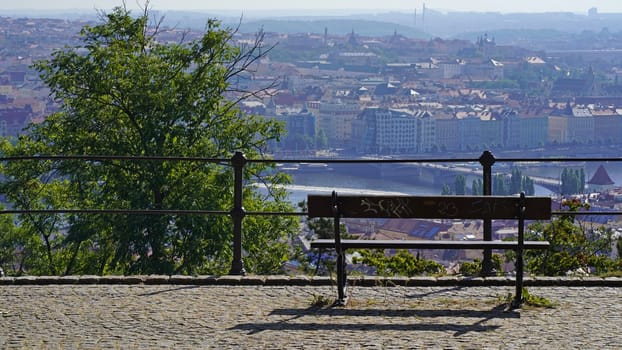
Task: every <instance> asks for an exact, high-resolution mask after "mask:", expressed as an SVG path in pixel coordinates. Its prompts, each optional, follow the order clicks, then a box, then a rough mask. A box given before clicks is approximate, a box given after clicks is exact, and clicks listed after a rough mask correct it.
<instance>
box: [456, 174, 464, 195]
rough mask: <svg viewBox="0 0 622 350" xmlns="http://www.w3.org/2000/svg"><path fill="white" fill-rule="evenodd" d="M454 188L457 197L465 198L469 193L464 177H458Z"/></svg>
mask: <svg viewBox="0 0 622 350" xmlns="http://www.w3.org/2000/svg"><path fill="white" fill-rule="evenodd" d="M454 188H455V191H456V195H459V196H464V195H465V194H466V192H467V189H466V178H465V177H464V175H458V176H456V180H455V182H454Z"/></svg>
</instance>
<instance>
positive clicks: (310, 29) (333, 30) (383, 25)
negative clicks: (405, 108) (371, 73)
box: [240, 19, 430, 39]
mask: <svg viewBox="0 0 622 350" xmlns="http://www.w3.org/2000/svg"><path fill="white" fill-rule="evenodd" d="M260 28H263V30H264V31H265V32H277V33H316V34H322V35H323V34H324V29H325V28H326V29H327V30H328V34H329V35H346V34H349V33H351V32H352V31H354V32H355V33H356V34H357V35H363V36H372V37H382V36H391V35H393V34H394V33H395V32H397V33H398V34H399V35H403V36H405V37H410V38H422V39H423V38H425V39H428V38H430V36H429V35H427V34H425V33H423V32H421V31H420V30H416V29H415V28H413V27H409V26H405V25H401V24H396V23H390V22H378V21H369V20H359V19H318V20H315V19H312V20H303V19H298V20H296V19H287V20H281V19H266V20H257V21H251V22H244V23H242V25H241V26H240V31H242V32H256V31H257V30H258V29H260Z"/></svg>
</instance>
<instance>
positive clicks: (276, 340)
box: [0, 284, 622, 350]
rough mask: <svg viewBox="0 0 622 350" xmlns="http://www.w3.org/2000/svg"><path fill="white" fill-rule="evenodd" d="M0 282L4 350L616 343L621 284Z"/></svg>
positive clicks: (620, 340)
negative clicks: (522, 295) (521, 301)
mask: <svg viewBox="0 0 622 350" xmlns="http://www.w3.org/2000/svg"><path fill="white" fill-rule="evenodd" d="M512 292H513V288H512V287H507V286H490V287H452V286H444V287H352V288H350V289H349V293H351V296H350V304H349V305H348V306H347V307H345V308H332V307H330V306H322V305H321V304H322V302H324V301H327V300H331V299H333V298H334V294H335V291H334V288H331V287H330V286H254V285H253V286H248V285H247V286H230V285H229V286H219V285H209V286H205V285H204V286H200V285H171V284H168V285H166V284H165V285H147V284H133V285H0V300H1V301H2V302H1V304H0V348H1V349H24V348H25V349H31V348H32V349H161V348H165V349H168V348H174V349H263V348H266V349H325V348H333V349H412V348H426V349H427V348H429V349H543V350H544V349H563V348H565V349H615V348H618V349H619V348H621V347H622V288H619V287H617V288H616V287H602V286H601V287H567V286H563V287H561V286H557V287H529V292H530V293H531V294H533V295H537V296H541V297H545V298H548V299H549V300H551V301H553V302H555V303H556V304H557V307H556V308H552V309H547V308H531V307H524V308H523V309H522V310H520V311H518V312H504V310H503V302H502V300H503V298H504V297H505V296H507V294H508V293H512Z"/></svg>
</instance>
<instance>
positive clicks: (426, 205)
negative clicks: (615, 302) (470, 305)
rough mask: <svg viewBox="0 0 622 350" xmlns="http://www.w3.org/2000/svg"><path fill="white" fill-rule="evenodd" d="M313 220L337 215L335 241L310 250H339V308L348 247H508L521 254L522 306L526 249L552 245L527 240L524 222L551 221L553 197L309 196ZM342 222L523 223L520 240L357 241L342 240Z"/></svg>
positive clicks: (514, 304) (519, 290) (319, 243)
mask: <svg viewBox="0 0 622 350" xmlns="http://www.w3.org/2000/svg"><path fill="white" fill-rule="evenodd" d="M307 205H308V216H309V218H317V217H332V218H333V219H334V233H335V239H334V240H332V239H318V240H314V241H312V242H311V248H334V249H335V250H336V253H337V293H338V299H337V301H336V303H335V304H336V305H345V304H346V280H347V277H346V259H345V251H346V250H347V249H503V250H510V249H511V250H515V251H516V296H515V298H514V300H513V302H512V307H519V306H520V304H521V303H522V289H523V250H524V249H546V248H548V247H549V242H546V241H525V240H524V231H525V220H549V219H550V218H551V198H549V197H531V196H530V197H526V196H525V195H524V194H521V195H520V196H375V195H347V196H338V195H337V193H336V192H333V194H332V195H309V196H308V203H307ZM341 218H388V219H396V218H401V219H404V218H410V219H414V218H418V219H483V220H486V219H489V220H494V219H505V220H508V219H512V220H517V223H518V240H517V241H485V240H478V241H473V240H466V241H440V240H357V239H341V232H340V228H339V227H340V219H341Z"/></svg>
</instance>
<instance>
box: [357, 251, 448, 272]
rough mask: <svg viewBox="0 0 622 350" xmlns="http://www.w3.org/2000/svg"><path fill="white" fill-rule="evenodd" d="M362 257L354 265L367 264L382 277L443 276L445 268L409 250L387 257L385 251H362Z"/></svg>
mask: <svg viewBox="0 0 622 350" xmlns="http://www.w3.org/2000/svg"><path fill="white" fill-rule="evenodd" d="M358 252H359V254H360V255H361V256H360V257H355V258H354V259H353V262H354V263H360V264H365V265H367V266H372V267H375V268H376V273H377V274H378V275H381V276H394V275H399V276H409V277H411V276H417V275H442V274H445V272H446V270H445V267H444V266H443V265H441V264H439V263H437V262H436V261H433V260H427V259H423V258H420V257H419V256H418V255H413V254H411V253H410V252H409V251H408V250H404V249H400V250H398V251H397V253H395V254H393V255H386V254H385V252H384V251H383V250H378V249H373V250H367V249H366V250H360V251H358Z"/></svg>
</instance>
